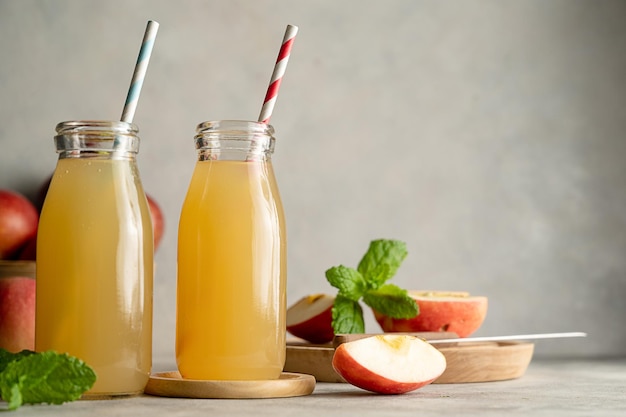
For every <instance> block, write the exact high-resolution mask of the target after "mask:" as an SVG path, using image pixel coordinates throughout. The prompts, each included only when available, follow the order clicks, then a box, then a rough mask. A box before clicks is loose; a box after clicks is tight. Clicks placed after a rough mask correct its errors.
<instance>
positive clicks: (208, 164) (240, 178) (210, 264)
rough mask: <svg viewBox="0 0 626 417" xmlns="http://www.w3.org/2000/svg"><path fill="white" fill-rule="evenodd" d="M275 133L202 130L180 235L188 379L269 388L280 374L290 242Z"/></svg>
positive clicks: (180, 333) (258, 127)
mask: <svg viewBox="0 0 626 417" xmlns="http://www.w3.org/2000/svg"><path fill="white" fill-rule="evenodd" d="M273 133H274V129H273V128H272V127H271V126H269V125H266V124H263V123H257V122H247V121H218V122H205V123H202V124H200V125H198V128H197V135H196V137H195V140H196V148H197V150H198V160H197V162H196V166H195V170H194V172H193V175H192V178H191V183H190V185H189V190H188V192H187V197H186V199H185V201H184V204H183V208H182V213H181V216H180V224H179V229H178V285H177V320H176V359H177V363H178V369H179V371H180V373H181V375H182V376H183V378H191V379H203V380H266V379H276V378H278V377H279V376H280V374H281V371H282V369H283V366H284V363H285V314H286V313H285V310H286V307H285V303H286V296H285V287H286V241H285V220H284V214H283V208H282V203H281V200H280V197H279V193H278V187H277V185H276V179H275V176H274V171H273V168H272V163H271V154H272V152H273V150H274V136H273Z"/></svg>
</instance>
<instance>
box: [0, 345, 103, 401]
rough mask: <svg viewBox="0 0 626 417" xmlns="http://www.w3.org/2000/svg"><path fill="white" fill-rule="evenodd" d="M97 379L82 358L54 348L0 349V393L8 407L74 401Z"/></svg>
mask: <svg viewBox="0 0 626 417" xmlns="http://www.w3.org/2000/svg"><path fill="white" fill-rule="evenodd" d="M95 382H96V374H95V373H94V371H93V370H92V369H91V368H90V367H89V366H88V365H87V364H85V362H83V361H82V360H80V359H78V358H75V357H73V356H70V355H67V354H60V353H56V352H53V351H47V352H41V353H35V352H31V351H27V350H26V351H22V352H19V353H15V354H14V353H10V352H7V351H6V350H4V349H0V394H1V395H2V399H3V400H4V401H6V402H7V403H8V406H9V410H16V409H17V408H19V407H20V406H21V405H22V404H38V403H48V404H62V403H64V402H67V401H74V400H77V399H78V398H80V396H81V395H82V394H83V393H84V392H85V391H87V390H88V389H90V388H91V387H92V386H93V384H94V383H95Z"/></svg>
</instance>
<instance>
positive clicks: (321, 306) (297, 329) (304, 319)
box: [287, 294, 335, 343]
mask: <svg viewBox="0 0 626 417" xmlns="http://www.w3.org/2000/svg"><path fill="white" fill-rule="evenodd" d="M334 303H335V297H333V296H331V295H328V294H313V295H309V296H307V297H302V298H301V299H300V300H298V302H296V303H295V304H294V305H292V306H291V307H289V308H288V309H287V331H289V333H291V334H292V335H294V336H297V337H300V338H302V339H304V340H308V341H309V342H311V343H326V342H330V341H331V340H333V337H334V336H335V333H334V331H333V325H332V321H333V317H332V309H333V304H334Z"/></svg>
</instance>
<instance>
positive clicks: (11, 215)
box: [0, 190, 39, 259]
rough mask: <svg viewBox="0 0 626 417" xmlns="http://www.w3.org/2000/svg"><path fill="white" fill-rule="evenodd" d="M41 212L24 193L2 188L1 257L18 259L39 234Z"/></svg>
mask: <svg viewBox="0 0 626 417" xmlns="http://www.w3.org/2000/svg"><path fill="white" fill-rule="evenodd" d="M38 223H39V213H38V212H37V209H36V208H35V206H34V205H33V203H31V202H30V201H29V200H28V199H27V198H26V197H24V196H23V195H22V194H19V193H16V192H14V191H10V190H0V259H16V257H17V256H18V255H19V252H20V251H21V250H22V248H23V247H24V245H26V244H27V243H28V241H29V240H30V239H31V238H33V237H34V236H35V235H36V234H37V225H38Z"/></svg>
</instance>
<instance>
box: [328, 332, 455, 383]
mask: <svg viewBox="0 0 626 417" xmlns="http://www.w3.org/2000/svg"><path fill="white" fill-rule="evenodd" d="M332 365H333V368H334V369H335V371H337V373H338V374H339V375H341V376H342V377H343V378H344V379H345V380H346V381H348V382H349V383H351V384H352V385H354V386H357V387H359V388H363V389H365V390H368V391H372V392H378V393H381V394H403V393H405V392H409V391H413V390H416V389H418V388H421V387H423V386H424V385H428V384H430V383H431V382H433V381H434V380H435V379H437V378H439V376H441V374H443V372H444V371H445V370H446V358H445V356H444V355H443V354H442V353H441V352H439V350H437V349H436V348H434V347H433V346H432V345H431V344H430V343H428V342H426V341H424V340H422V339H421V338H419V337H415V336H408V335H390V334H384V335H376V336H372V337H366V338H364V339H360V340H355V341H353V342H347V343H342V344H341V345H339V347H337V349H336V350H335V353H334V355H333V361H332Z"/></svg>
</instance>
